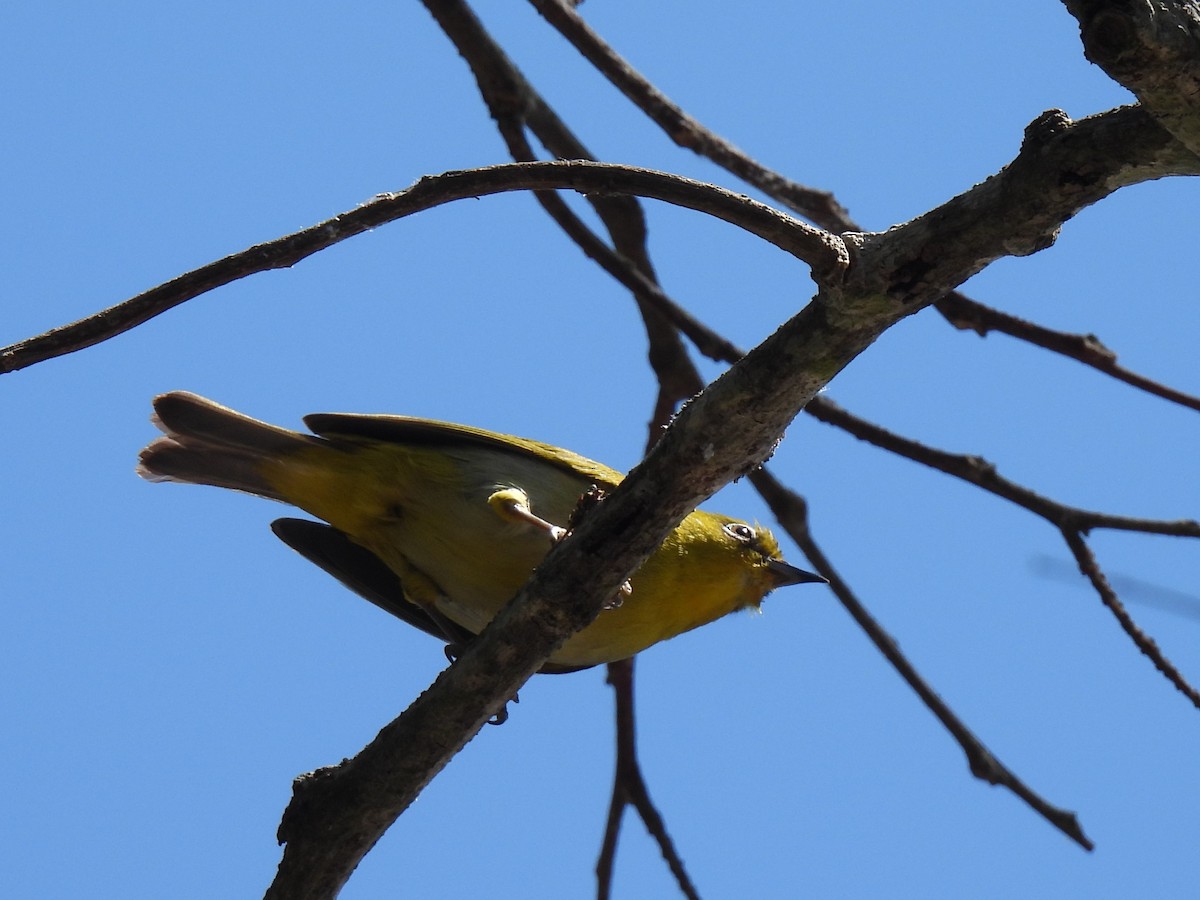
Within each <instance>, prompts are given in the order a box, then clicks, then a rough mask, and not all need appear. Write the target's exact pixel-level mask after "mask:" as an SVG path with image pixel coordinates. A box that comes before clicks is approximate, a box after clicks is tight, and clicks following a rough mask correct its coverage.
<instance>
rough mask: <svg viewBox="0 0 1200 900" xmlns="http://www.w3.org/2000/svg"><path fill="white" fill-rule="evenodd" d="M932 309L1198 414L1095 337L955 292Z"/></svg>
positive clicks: (1195, 403) (1186, 399)
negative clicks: (1125, 363) (1121, 361)
mask: <svg viewBox="0 0 1200 900" xmlns="http://www.w3.org/2000/svg"><path fill="white" fill-rule="evenodd" d="M934 306H935V307H936V308H937V311H938V312H940V313H941V314H942V316H943V317H944V318H945V319H946V321H947V322H949V323H950V324H951V325H953V326H954V327H955V328H958V329H961V330H963V331H974V332H975V333H976V334H978V335H979V336H981V337H983V336H985V335H986V334H987V333H988V332H989V331H999V332H1001V333H1002V334H1007V335H1009V336H1010V337H1015V338H1017V339H1018V340H1022V341H1025V342H1026V343H1029V344H1033V345H1034V346H1035V347H1041V348H1042V349H1043V350H1049V351H1051V352H1052V353H1057V354H1059V355H1060V356H1066V357H1068V358H1070V359H1073V360H1075V361H1076V362H1081V363H1083V364H1084V365H1085V366H1090V367H1091V368H1093V369H1095V370H1096V371H1097V372H1103V373H1104V374H1105V375H1109V376H1111V377H1112V378H1115V379H1117V381H1123V382H1124V383H1125V384H1128V385H1130V386H1131V387H1135V388H1137V389H1139V390H1142V391H1145V392H1146V393H1148V394H1153V395H1154V396H1156V397H1162V398H1163V399H1164V400H1169V401H1170V402H1171V403H1178V404H1179V405H1180V406H1185V407H1187V408H1188V409H1194V410H1196V411H1197V412H1200V397H1196V396H1194V395H1192V394H1187V393H1184V392H1183V391H1180V390H1177V389H1176V388H1173V387H1171V386H1170V385H1166V384H1162V383H1160V382H1157V381H1154V380H1153V379H1151V378H1147V377H1146V376H1145V375H1141V374H1139V373H1137V372H1134V371H1132V370H1130V369H1127V368H1125V367H1124V366H1122V365H1119V364H1118V363H1117V354H1116V353H1115V352H1114V351H1112V350H1110V349H1109V348H1108V347H1106V346H1104V344H1103V343H1101V341H1100V339H1099V338H1098V337H1096V336H1095V335H1094V334H1071V333H1069V332H1066V331H1056V330H1054V329H1053V328H1047V327H1045V326H1044V325H1038V324H1037V323H1036V322H1030V321H1028V320H1026V319H1022V318H1019V317H1017V316H1011V315H1009V314H1008V313H1005V312H1001V311H1000V310H998V309H992V308H991V307H990V306H984V305H983V304H982V303H978V302H976V301H974V300H972V299H971V298H969V297H966V296H964V295H962V294H960V293H959V292H958V291H952V292H951V293H949V294H947V295H946V296H945V297H943V298H942V299H941V300H939V301H938V302H937V303H935V304H934Z"/></svg>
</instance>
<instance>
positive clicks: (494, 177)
mask: <svg viewBox="0 0 1200 900" xmlns="http://www.w3.org/2000/svg"><path fill="white" fill-rule="evenodd" d="M560 188H561V189H566V190H575V191H580V192H584V193H586V192H596V193H603V194H613V193H616V194H635V195H638V196H643V197H651V198H653V199H658V200H663V201H665V202H667V203H673V204H676V205H678V206H683V207H686V208H688V209H693V210H696V211H697V212H703V213H706V214H708V215H711V216H714V217H716V218H718V219H722V220H724V221H726V222H729V223H730V224H732V225H737V226H738V227H740V228H744V229H745V230H747V231H749V232H750V233H751V234H754V235H757V236H758V237H761V238H762V239H763V240H765V241H768V242H769V243H772V244H774V245H775V246H777V247H779V248H780V249H781V250H784V251H786V252H788V253H790V254H792V255H793V256H796V257H797V258H799V259H804V260H806V261H808V262H810V263H811V264H812V265H813V266H814V267H815V268H816V269H817V270H818V271H819V272H820V273H821V274H822V276H824V275H828V274H831V273H833V272H836V271H838V270H839V269H841V268H844V267H845V265H846V256H845V249H844V247H843V246H842V244H841V241H840V240H838V239H837V238H835V237H833V236H832V235H829V234H826V233H825V232H823V231H820V230H819V229H816V228H813V227H812V226H810V225H806V224H804V223H802V222H798V221H796V220H795V219H792V218H791V217H789V216H786V215H784V214H783V213H780V212H778V211H777V210H774V209H772V208H771V207H769V206H766V205H764V204H762V203H759V202H758V201H756V200H751V199H750V198H749V197H746V196H744V195H741V194H735V193H733V192H732V191H727V190H725V189H724V188H719V187H716V186H714V185H709V184H705V183H703V182H700V181H693V180H692V179H690V178H683V177H681V176H678V175H670V174H667V173H665V172H655V171H652V170H650V169H640V168H636V167H633V166H619V165H613V164H609V163H596V162H587V161H581V160H575V161H567V162H540V163H513V164H510V165H501V166H489V167H487V168H482V169H468V170H464V171H456V172H445V173H443V174H441V175H427V176H425V177H424V178H421V179H420V180H419V181H417V182H416V183H415V184H413V186H412V187H410V188H408V189H407V190H404V191H400V192H398V193H393V194H380V195H378V196H377V197H375V198H374V199H372V200H369V201H368V202H366V203H364V204H363V205H362V206H359V207H357V208H356V209H353V210H350V211H349V212H345V213H342V214H340V215H338V216H335V217H334V218H332V219H328V220H326V221H324V222H320V223H318V224H316V225H313V226H311V227H310V228H306V229H304V230H303V231H297V232H295V233H294V234H290V235H286V236H285V237H281V238H277V239H276V240H273V241H269V242H267V243H264V244H257V245H255V246H253V247H250V248H249V249H247V250H243V251H241V252H240V253H235V254H233V255H232V256H227V257H225V258H224V259H220V260H217V261H216V262H212V263H209V264H208V265H206V266H202V267H200V268H199V269H194V270H192V271H191V272H188V273H186V274H184V275H181V276H179V277H178V278H174V279H172V280H171V281H168V282H166V283H165V284H162V285H159V286H158V287H156V288H152V289H151V290H149V291H146V292H145V293H143V294H139V295H137V296H136V297H132V298H130V299H129V300H126V301H124V302H123V303H119V304H117V305H116V306H112V307H109V308H108V309H106V310H103V311H101V312H99V313H96V314H95V315H93V316H89V317H88V318H86V319H81V320H80V321H78V322H74V323H72V324H70V325H64V326H62V327H60V328H55V329H53V330H51V331H48V332H46V333H45V334H41V335H38V336H36V337H32V338H29V339H28V340H24V341H20V342H18V343H16V344H13V345H11V346H9V347H5V348H3V349H0V374H3V373H7V372H15V371H17V370H18V369H23V368H26V367H27V366H31V365H34V364H35V363H39V362H43V361H45V360H47V359H53V358H54V357H58V356H64V355H65V354H67V353H73V352H74V351H76V350H82V349H84V348H86V347H91V346H93V345H95V344H98V343H100V342H102V341H105V340H108V339H109V338H112V337H115V336H116V335H118V334H123V333H124V332H126V331H129V330H130V329H132V328H134V327H136V326H138V325H140V324H142V323H143V322H146V321H148V320H149V319H151V318H153V317H155V316H157V315H160V314H161V313H164V312H166V311H167V310H169V309H172V308H174V307H176V306H178V305H179V304H181V303H184V302H186V301H188V300H191V299H192V298H194V297H197V296H199V295H200V294H203V293H206V292H207V291H210V290H212V289H214V288H217V287H220V286H222V285H225V284H229V283H231V282H233V281H237V280H238V279H240V278H245V277H246V276H247V275H253V274H256V273H259V272H266V271H269V270H271V269H283V268H288V267H290V266H293V265H295V264H296V263H298V262H300V260H302V259H304V258H305V257H308V256H311V255H312V254H314V253H317V252H318V251H321V250H324V249H326V248H328V247H331V246H333V245H334V244H337V243H339V242H340V241H344V240H346V239H347V238H350V237H354V236H355V235H358V234H362V233H363V232H364V231H369V230H370V229H372V228H378V227H379V226H381V225H385V224H387V223H389V222H394V221H396V220H397V219H402V218H404V217H406V216H410V215H413V214H414V213H418V212H423V211H425V210H427V209H432V208H434V207H436V206H441V205H443V204H446V203H450V202H453V201H455V200H463V199H467V198H474V197H480V196H484V195H488V194H497V193H503V192H508V191H521V190H544V189H560Z"/></svg>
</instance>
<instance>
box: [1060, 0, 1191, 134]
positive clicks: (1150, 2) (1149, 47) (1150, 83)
mask: <svg viewBox="0 0 1200 900" xmlns="http://www.w3.org/2000/svg"><path fill="white" fill-rule="evenodd" d="M1064 5H1065V6H1066V7H1067V9H1068V10H1069V11H1070V13H1071V15H1073V16H1074V17H1075V18H1076V19H1078V20H1079V26H1080V28H1079V30H1080V34H1081V36H1082V38H1083V47H1084V52H1085V54H1086V55H1087V58H1088V59H1089V60H1091V61H1092V62H1094V63H1095V64H1096V65H1098V66H1100V68H1102V69H1103V70H1104V71H1105V72H1107V73H1108V75H1109V76H1110V77H1111V78H1112V79H1114V80H1115V81H1117V82H1119V83H1120V84H1122V85H1124V86H1125V87H1127V88H1128V89H1129V90H1131V91H1132V92H1133V93H1134V94H1135V95H1136V96H1137V98H1138V100H1140V101H1141V102H1142V105H1143V106H1145V107H1146V109H1147V110H1149V112H1150V114H1151V115H1153V116H1154V117H1155V118H1156V119H1157V120H1158V121H1159V122H1160V123H1161V124H1162V125H1163V127H1164V128H1166V129H1167V131H1169V132H1171V134H1173V135H1175V137H1176V138H1177V139H1178V140H1179V141H1181V142H1182V143H1183V144H1185V145H1186V146H1188V147H1191V149H1192V150H1193V151H1194V152H1196V153H1200V7H1197V5H1196V4H1195V3H1194V2H1182V3H1180V2H1170V0H1119V2H1118V0H1064Z"/></svg>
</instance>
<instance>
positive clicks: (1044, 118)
mask: <svg viewBox="0 0 1200 900" xmlns="http://www.w3.org/2000/svg"><path fill="white" fill-rule="evenodd" d="M1070 127H1071V117H1070V116H1068V115H1067V114H1066V113H1065V112H1063V111H1062V110H1061V109H1048V110H1046V111H1045V112H1044V113H1042V114H1041V115H1040V116H1038V117H1037V118H1036V119H1034V120H1033V121H1032V122H1030V123H1029V124H1028V125H1026V126H1025V138H1024V140H1022V141H1021V153H1036V152H1038V150H1039V149H1040V148H1041V147H1042V146H1043V145H1045V144H1048V143H1049V142H1050V141H1051V139H1053V138H1054V137H1057V136H1058V135H1059V134H1061V133H1062V132H1064V131H1066V130H1067V129H1068V128H1070Z"/></svg>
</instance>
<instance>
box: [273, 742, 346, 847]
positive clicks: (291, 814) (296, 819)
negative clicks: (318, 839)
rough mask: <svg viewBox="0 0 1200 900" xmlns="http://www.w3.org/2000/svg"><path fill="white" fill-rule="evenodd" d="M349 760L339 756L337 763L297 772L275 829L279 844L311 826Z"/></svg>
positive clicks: (291, 840)
mask: <svg viewBox="0 0 1200 900" xmlns="http://www.w3.org/2000/svg"><path fill="white" fill-rule="evenodd" d="M348 762H349V760H342V762H341V763H340V764H339V765H336V766H326V767H324V768H321V769H316V770H315V771H312V772H306V773H304V774H303V775H298V776H296V778H295V780H294V781H292V799H291V802H290V803H288V805H287V809H285V810H284V811H283V817H282V818H281V819H280V820H279V828H278V829H277V830H276V832H275V839H276V840H277V841H278V842H279V843H280V844H287V843H291V842H293V841H295V840H296V839H297V838H299V837H300V836H301V835H302V834H304V833H305V832H306V831H309V830H311V824H312V822H313V821H314V820H318V819H319V818H320V815H321V814H322V813H323V812H324V808H325V806H326V805H327V803H328V798H329V789H330V788H332V787H333V786H334V784H335V783H336V781H337V776H338V774H339V773H340V772H341V771H342V767H343V766H345V765H346V764H347V763H348Z"/></svg>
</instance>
